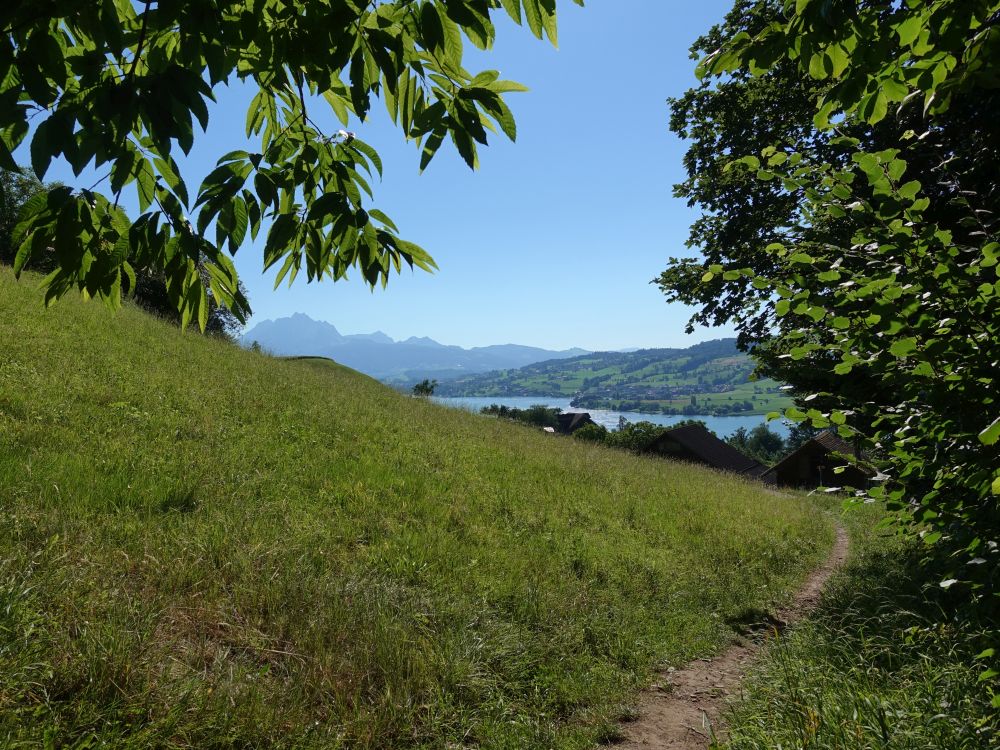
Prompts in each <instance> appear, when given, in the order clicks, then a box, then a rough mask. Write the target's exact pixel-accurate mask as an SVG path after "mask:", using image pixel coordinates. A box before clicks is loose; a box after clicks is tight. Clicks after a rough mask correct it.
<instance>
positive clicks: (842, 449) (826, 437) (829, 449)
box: [767, 430, 870, 476]
mask: <svg viewBox="0 0 1000 750" xmlns="http://www.w3.org/2000/svg"><path fill="white" fill-rule="evenodd" d="M815 446H819V447H820V448H822V449H823V450H824V451H825V452H826V453H840V454H841V455H844V456H853V455H854V446H853V445H851V444H850V443H848V442H847V441H846V440H844V439H843V438H842V437H840V435H838V434H837V433H836V432H834V431H833V430H824V431H823V432H821V433H819V434H818V435H815V436H813V437H812V438H810V439H809V440H807V441H806V442H804V443H803V444H802V445H800V446H799V447H798V448H796V449H795V450H794V451H792V452H791V453H789V454H788V455H787V456H785V457H784V458H783V459H782V460H781V461H779V462H778V463H776V464H775V465H774V466H773V467H772V468H771V469H770V470H769V471H768V472H767V474H768V475H769V476H777V474H778V472H780V471H781V470H782V469H783V468H785V465H786V464H791V463H792V462H794V461H796V460H798V456H799V454H800V453H802V452H804V451H810V450H812V449H813V448H814V447H815ZM857 468H858V469H859V470H861V471H863V472H865V473H870V472H869V471H868V470H867V469H866V468H865V467H863V466H860V465H858V466H857Z"/></svg>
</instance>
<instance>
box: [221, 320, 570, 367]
mask: <svg viewBox="0 0 1000 750" xmlns="http://www.w3.org/2000/svg"><path fill="white" fill-rule="evenodd" d="M254 342H257V343H258V344H260V346H261V347H263V348H264V349H265V350H266V351H268V352H270V353H272V354H277V355H280V356H318V357H329V358H330V359H333V360H335V361H337V362H339V363H340V364H342V365H346V366H347V367H351V368H353V369H355V370H358V371H359V372H363V373H365V374H366V375H370V376H372V377H373V378H377V379H379V380H382V381H384V382H387V383H393V384H398V385H409V384H412V383H415V382H417V381H419V380H422V379H424V378H435V379H444V378H455V377H459V376H462V375H466V374H473V373H481V372H489V371H491V370H504V369H510V368H518V367H523V366H525V365H529V364H533V363H535V362H541V361H543V360H551V359H561V358H564V357H576V356H579V355H581V354H586V353H587V350H586V349H578V348H574V349H565V350H562V351H553V350H550V349H541V348H538V347H534V346H520V345H518V344H498V345H494V346H477V347H473V348H472V349H463V348H462V347H460V346H448V345H445V344H441V343H438V342H437V341H435V340H434V339H432V338H428V337H426V336H423V337H417V336H411V337H410V338H408V339H405V340H403V341H395V340H393V339H392V338H391V337H389V336H387V335H386V334H385V333H383V332H382V331H375V332H374V333H359V334H342V333H340V331H338V330H337V328H336V326H334V325H333V324H332V323H326V322H324V321H321V320H313V319H312V318H310V317H309V316H308V315H305V314H303V313H296V314H294V315H292V316H290V317H287V318H278V319H277V320H264V321H261V322H260V323H258V324H257V325H255V326H254V327H253V328H251V329H250V330H249V331H247V332H246V333H245V334H244V335H243V336H242V337H241V339H240V343H241V344H243V345H244V346H251V345H252V344H253V343H254Z"/></svg>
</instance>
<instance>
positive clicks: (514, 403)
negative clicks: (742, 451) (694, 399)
mask: <svg viewBox="0 0 1000 750" xmlns="http://www.w3.org/2000/svg"><path fill="white" fill-rule="evenodd" d="M433 400H434V401H436V402H437V403H439V404H443V405H444V406H452V407H455V408H458V409H467V410H468V411H472V412H477V413H478V412H479V410H480V409H482V408H483V407H484V406H489V405H490V404H500V405H501V406H509V407H515V408H517V409H527V408H528V407H529V406H534V405H535V404H544V405H545V406H548V407H550V408H554V409H562V410H563V411H564V412H570V411H585V412H589V413H590V417H591V419H593V420H594V421H595V422H597V424H599V425H603V426H604V427H607V428H608V429H609V430H610V429H615V428H617V427H618V420H619V418H620V417H625V419H627V420H628V421H629V422H652V423H653V424H659V425H663V426H664V427H669V426H670V425H672V424H677V423H678V422H680V421H681V420H684V419H700V420H701V421H703V422H704V423H705V424H707V425H708V429H710V430H711V431H712V432H714V433H715V434H716V435H718V436H719V437H726V436H728V435H732V434H733V433H734V432H736V430H738V429H739V428H740V427H746V428H747V430H752V429H753V428H754V427H756V426H757V425H759V424H763V423H765V422H766V423H767V425H768V427H770V428H771V429H772V430H773V431H774V432H777V433H778V434H779V435H781V436H782V437H787V436H788V427H787V425H785V424H783V423H782V422H780V421H778V420H775V421H773V422H767V421H766V419H765V418H764V416H763V415H756V416H742V417H741V416H729V417H712V416H709V415H707V414H674V415H668V414H644V413H642V412H635V411H609V410H607V409H577V408H575V407H572V406H570V405H569V402H570V399H568V398H553V397H551V396H458V397H455V398H442V397H440V396H434V397H433Z"/></svg>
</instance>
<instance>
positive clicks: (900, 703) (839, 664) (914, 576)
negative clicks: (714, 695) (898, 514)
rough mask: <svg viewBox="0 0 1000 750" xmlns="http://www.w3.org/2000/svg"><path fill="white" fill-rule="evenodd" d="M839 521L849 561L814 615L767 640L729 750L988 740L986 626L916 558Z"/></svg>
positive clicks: (869, 513)
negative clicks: (846, 535) (847, 530)
mask: <svg viewBox="0 0 1000 750" xmlns="http://www.w3.org/2000/svg"><path fill="white" fill-rule="evenodd" d="M880 515H881V512H880V511H879V509H878V508H876V507H868V508H862V509H854V510H851V511H849V512H848V513H847V515H846V516H845V519H846V520H847V522H848V523H849V524H850V526H851V531H852V537H853V540H854V545H855V549H856V552H855V554H854V556H853V560H852V562H851V564H850V565H849V566H848V567H847V568H846V569H845V570H844V571H843V573H841V574H840V575H838V576H837V577H836V578H835V579H834V581H833V582H832V585H831V587H830V588H829V590H828V592H827V594H826V595H825V597H824V599H823V601H822V604H821V606H820V608H819V609H818V611H817V612H816V613H815V614H814V615H813V616H812V617H811V618H810V619H809V620H808V621H807V622H806V623H804V624H802V625H800V626H798V627H796V628H794V629H793V630H792V631H791V632H790V633H788V634H787V635H786V636H784V637H782V638H780V639H778V640H776V641H775V642H774V643H773V644H772V646H771V647H770V648H769V649H768V651H767V655H766V657H765V658H764V659H763V660H762V661H761V662H760V664H759V666H758V668H757V669H756V670H755V671H754V672H753V673H752V674H751V676H750V678H749V680H748V681H747V684H746V685H745V688H744V690H745V696H744V700H743V701H742V702H741V703H739V704H737V705H736V706H735V708H734V711H733V715H732V716H731V718H730V724H731V734H730V740H731V741H730V744H729V747H730V748H732V750H764V748H767V749H768V750H771V749H773V748H811V749H812V748H814V749H815V750H826V749H831V750H832V749H833V748H837V749H838V750H868V749H870V748H871V749H874V748H880V749H882V748H885V749H889V748H891V749H892V750H929V749H930V748H937V749H939V750H963V749H965V748H970V749H971V748H986V747H994V746H996V744H997V743H998V741H1000V735H998V734H997V729H998V722H997V715H996V711H995V709H993V708H991V706H990V695H989V691H988V689H987V686H986V685H985V684H983V683H980V682H979V675H980V674H981V673H982V672H983V669H984V665H983V664H982V663H981V662H977V659H976V656H977V655H978V654H979V653H980V652H981V651H982V650H983V649H984V647H985V645H987V644H989V643H990V642H991V639H990V638H989V637H988V627H987V623H984V622H977V621H976V619H975V616H974V613H970V612H968V611H966V610H963V609H962V608H961V607H960V606H958V605H959V602H960V600H959V599H958V598H957V597H954V600H953V597H952V596H950V595H949V594H948V592H946V591H943V590H942V589H941V588H940V587H938V586H937V585H935V584H931V585H925V584H926V582H927V581H928V580H933V581H936V580H940V579H939V578H935V577H934V576H933V575H931V576H928V575H927V569H926V567H924V568H921V567H919V566H918V562H919V558H920V556H921V555H923V554H926V553H927V552H926V550H920V549H914V546H913V545H912V544H909V543H906V542H904V541H903V540H902V539H900V538H898V537H894V536H892V535H890V534H889V532H887V531H880V530H879V529H878V527H877V525H876V523H875V522H876V521H877V519H878V518H879V517H880Z"/></svg>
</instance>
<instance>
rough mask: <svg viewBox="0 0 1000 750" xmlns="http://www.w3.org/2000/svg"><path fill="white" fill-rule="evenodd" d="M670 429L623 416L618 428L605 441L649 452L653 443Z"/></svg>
mask: <svg viewBox="0 0 1000 750" xmlns="http://www.w3.org/2000/svg"><path fill="white" fill-rule="evenodd" d="M668 429H670V428H668V427H664V426H663V425H658V424H653V423H652V422H646V421H640V422H629V421H628V420H626V419H624V418H622V420H621V422H619V424H618V429H617V430H612V431H611V432H609V433H608V436H607V439H606V441H605V443H606V444H607V445H609V446H611V447H613V448H620V449H622V450H627V451H631V452H632V453H647V452H648V451H649V449H650V448H651V447H652V445H653V443H655V442H656V440H657V439H658V438H659V437H660V436H661V435H662V434H663V433H664V432H666V431H667V430H668Z"/></svg>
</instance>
